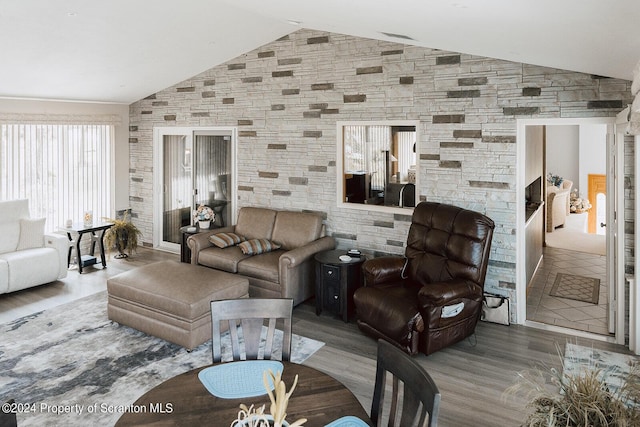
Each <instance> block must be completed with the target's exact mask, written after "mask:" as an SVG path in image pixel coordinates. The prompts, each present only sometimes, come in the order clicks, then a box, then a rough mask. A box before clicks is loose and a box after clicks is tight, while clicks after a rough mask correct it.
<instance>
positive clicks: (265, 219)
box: [235, 207, 277, 239]
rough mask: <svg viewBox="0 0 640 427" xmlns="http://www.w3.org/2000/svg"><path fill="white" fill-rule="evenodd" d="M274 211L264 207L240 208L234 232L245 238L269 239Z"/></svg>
mask: <svg viewBox="0 0 640 427" xmlns="http://www.w3.org/2000/svg"><path fill="white" fill-rule="evenodd" d="M276 213H277V212H276V211H274V210H273V209H264V208H250V207H247V208H242V209H240V212H239V213H238V222H237V223H236V228H235V232H236V234H239V235H240V236H244V237H246V238H247V239H271V233H272V232H273V224H274V223H275V220H276Z"/></svg>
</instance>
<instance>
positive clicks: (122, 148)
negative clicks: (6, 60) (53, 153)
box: [0, 98, 129, 214]
mask: <svg viewBox="0 0 640 427" xmlns="http://www.w3.org/2000/svg"><path fill="white" fill-rule="evenodd" d="M7 114H25V115H29V114H44V115H61V114H70V115H73V114H78V115H117V116H119V117H120V123H119V124H117V125H116V126H115V136H114V137H115V159H114V165H115V174H114V175H115V183H114V184H115V187H114V209H115V210H120V209H126V208H128V207H129V106H128V105H124V104H103V103H86V102H65V101H38V100H22V99H3V98H0V115H7ZM113 214H115V212H113Z"/></svg>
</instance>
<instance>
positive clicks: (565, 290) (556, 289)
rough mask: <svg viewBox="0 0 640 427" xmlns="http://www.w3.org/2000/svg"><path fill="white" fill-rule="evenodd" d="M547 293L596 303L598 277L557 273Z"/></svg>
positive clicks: (598, 291)
mask: <svg viewBox="0 0 640 427" xmlns="http://www.w3.org/2000/svg"><path fill="white" fill-rule="evenodd" d="M549 295H551V296H552V297H560V298H568V299H572V300H577V301H584V302H589V303H591V304H598V298H599V297H600V279H596V278H594V277H584V276H578V275H575V274H565V273H558V274H557V276H556V280H555V282H554V283H553V287H552V288H551V292H550V293H549Z"/></svg>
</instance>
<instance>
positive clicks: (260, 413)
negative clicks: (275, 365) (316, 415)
mask: <svg viewBox="0 0 640 427" xmlns="http://www.w3.org/2000/svg"><path fill="white" fill-rule="evenodd" d="M269 379H270V380H271V381H269ZM263 381H264V387H265V389H266V390H267V393H268V394H269V400H271V405H270V407H269V411H270V412H271V415H267V414H265V413H264V409H265V406H266V405H262V406H260V407H258V408H255V407H254V405H251V406H250V407H247V405H244V404H242V405H240V412H238V418H237V419H235V420H234V421H233V422H232V423H231V427H241V426H242V427H287V426H288V427H299V426H302V425H304V423H306V422H307V419H306V418H300V419H299V420H296V421H295V422H294V423H292V424H289V423H288V422H287V421H286V417H287V405H288V404H289V398H290V397H291V394H292V393H293V390H295V388H296V384H298V376H297V375H296V377H295V379H294V380H293V385H292V386H291V389H290V390H289V392H288V393H287V385H286V384H285V383H284V381H282V372H280V371H278V373H277V374H274V373H273V372H272V371H271V369H269V370H268V371H265V372H264V376H263ZM271 384H273V390H271Z"/></svg>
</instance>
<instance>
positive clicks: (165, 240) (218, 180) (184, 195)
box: [153, 128, 236, 253]
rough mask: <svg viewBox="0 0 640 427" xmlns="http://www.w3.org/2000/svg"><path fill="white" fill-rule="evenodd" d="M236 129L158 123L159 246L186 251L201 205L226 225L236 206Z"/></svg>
mask: <svg viewBox="0 0 640 427" xmlns="http://www.w3.org/2000/svg"><path fill="white" fill-rule="evenodd" d="M235 134H236V133H235V129H233V128H156V129H154V150H153V155H154V206H155V208H154V221H153V222H154V224H153V230H154V236H153V242H154V247H156V248H158V249H164V250H168V251H171V252H176V253H177V252H180V244H181V241H182V237H183V236H182V234H183V233H182V232H181V229H183V227H186V226H191V225H192V224H194V220H193V211H194V210H195V209H196V208H197V207H198V206H200V205H206V206H208V207H210V208H211V209H212V210H213V211H214V214H215V219H214V221H213V222H212V225H213V227H223V226H225V225H226V224H229V223H230V222H231V221H232V218H234V212H235V203H234V202H235V198H236V197H235V194H234V193H235V144H236V142H235Z"/></svg>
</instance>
